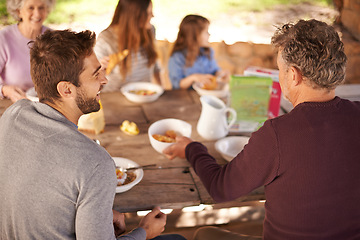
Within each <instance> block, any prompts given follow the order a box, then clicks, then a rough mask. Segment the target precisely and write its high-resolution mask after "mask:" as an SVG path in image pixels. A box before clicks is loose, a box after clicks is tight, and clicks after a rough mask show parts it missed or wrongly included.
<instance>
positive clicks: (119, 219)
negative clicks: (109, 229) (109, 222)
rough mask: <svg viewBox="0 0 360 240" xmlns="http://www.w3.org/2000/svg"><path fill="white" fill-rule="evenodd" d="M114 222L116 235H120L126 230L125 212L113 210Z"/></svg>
mask: <svg viewBox="0 0 360 240" xmlns="http://www.w3.org/2000/svg"><path fill="white" fill-rule="evenodd" d="M113 223H114V231H115V237H118V236H120V235H121V234H123V233H124V232H125V230H126V225H125V215H124V214H123V213H120V212H118V211H115V210H113Z"/></svg>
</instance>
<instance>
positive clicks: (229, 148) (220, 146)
mask: <svg viewBox="0 0 360 240" xmlns="http://www.w3.org/2000/svg"><path fill="white" fill-rule="evenodd" d="M248 142H249V137H245V136H230V137H225V138H222V139H220V140H218V141H216V143H215V149H216V151H217V152H219V153H220V154H221V156H222V157H223V158H224V159H225V160H226V161H228V162H230V161H231V160H232V159H233V158H234V157H236V156H237V155H238V154H239V152H241V151H242V150H243V148H244V146H245V145H246V144H247V143H248Z"/></svg>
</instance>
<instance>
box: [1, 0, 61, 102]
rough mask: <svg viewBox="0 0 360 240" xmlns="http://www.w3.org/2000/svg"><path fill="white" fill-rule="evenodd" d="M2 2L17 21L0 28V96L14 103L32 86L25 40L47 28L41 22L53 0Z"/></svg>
mask: <svg viewBox="0 0 360 240" xmlns="http://www.w3.org/2000/svg"><path fill="white" fill-rule="evenodd" d="M6 5H7V11H8V13H9V14H10V15H11V16H12V17H13V18H14V19H15V20H16V21H17V22H18V23H17V24H13V25H10V26H7V27H5V28H3V29H2V30H1V31H0V98H4V97H6V98H9V99H10V100H11V101H13V102H16V101H17V100H19V99H22V98H25V91H27V90H28V89H29V88H31V87H33V86H34V84H33V82H32V80H31V76H30V49H29V47H28V42H29V41H32V40H34V39H35V38H36V37H37V36H39V35H40V34H42V33H44V32H45V30H47V29H49V28H47V27H45V26H44V25H43V23H44V21H45V20H46V18H47V16H48V14H49V13H50V11H51V9H52V8H53V6H54V5H55V0H7V1H6Z"/></svg>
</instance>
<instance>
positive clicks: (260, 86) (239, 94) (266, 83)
mask: <svg viewBox="0 0 360 240" xmlns="http://www.w3.org/2000/svg"><path fill="white" fill-rule="evenodd" d="M272 84H273V81H272V79H271V78H270V77H256V76H238V75H234V76H232V77H231V80H230V106H231V107H232V108H234V109H235V111H236V113H237V124H235V125H234V127H233V128H232V129H233V130H234V131H236V128H240V129H241V126H239V124H240V125H241V123H246V124H247V125H249V123H259V124H255V125H257V126H256V127H255V128H258V127H259V125H262V123H263V122H264V121H266V120H267V118H268V108H269V100H270V94H271V88H272ZM255 125H254V126H255ZM254 130H256V129H254Z"/></svg>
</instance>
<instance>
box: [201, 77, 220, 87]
mask: <svg viewBox="0 0 360 240" xmlns="http://www.w3.org/2000/svg"><path fill="white" fill-rule="evenodd" d="M217 86H218V84H217V81H216V77H215V76H214V77H213V78H212V79H211V83H209V84H204V86H203V89H205V90H215V89H216V88H217Z"/></svg>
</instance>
